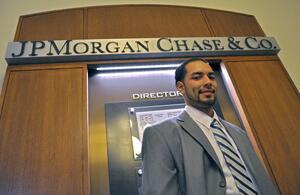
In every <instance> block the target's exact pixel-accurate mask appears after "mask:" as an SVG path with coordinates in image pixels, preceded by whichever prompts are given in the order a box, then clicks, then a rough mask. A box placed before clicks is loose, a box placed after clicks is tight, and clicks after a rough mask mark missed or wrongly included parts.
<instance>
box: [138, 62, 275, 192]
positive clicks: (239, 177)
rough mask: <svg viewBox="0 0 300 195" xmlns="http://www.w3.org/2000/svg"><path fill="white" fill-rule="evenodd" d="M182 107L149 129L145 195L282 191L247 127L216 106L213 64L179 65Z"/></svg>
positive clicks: (177, 77)
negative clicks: (230, 120) (220, 112)
mask: <svg viewBox="0 0 300 195" xmlns="http://www.w3.org/2000/svg"><path fill="white" fill-rule="evenodd" d="M175 80H176V88H177V90H178V91H179V92H180V93H181V94H182V95H183V98H184V100H185V103H186V107H185V110H184V112H182V113H181V114H180V115H179V116H177V117H175V118H171V119H168V120H165V121H163V122H161V123H158V124H156V125H153V126H150V127H148V128H146V129H145V132H144V136H143V144H142V158H143V177H142V188H143V194H144V195H225V194H228V195H229V194H230V195H234V194H262V195H276V194H279V193H278V191H277V189H276V188H275V186H274V185H273V184H272V182H271V180H270V178H269V177H268V175H267V173H266V171H265V170H264V168H263V166H262V165H261V163H260V161H259V159H258V158H257V156H256V154H255V152H254V150H253V149H252V147H251V144H250V142H249V139H248V138H247V136H246V134H245V132H244V131H243V130H241V129H240V128H239V127H236V126H234V125H232V124H230V123H228V122H226V121H224V120H222V119H220V118H219V117H218V116H217V114H216V112H215V111H214V110H213V107H212V106H213V104H214V102H215V101H216V91H217V82H216V79H215V74H214V72H213V70H212V68H211V67H210V65H209V64H208V63H207V62H206V61H203V60H201V59H191V60H189V61H187V62H185V63H183V64H182V65H181V66H180V67H178V68H177V69H176V73H175Z"/></svg>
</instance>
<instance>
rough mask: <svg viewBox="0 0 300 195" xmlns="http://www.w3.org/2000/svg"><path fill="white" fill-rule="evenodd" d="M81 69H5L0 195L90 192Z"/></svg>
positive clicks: (84, 100)
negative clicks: (6, 81)
mask: <svg viewBox="0 0 300 195" xmlns="http://www.w3.org/2000/svg"><path fill="white" fill-rule="evenodd" d="M85 74H86V71H84V69H83V68H73V69H52V70H47V69H46V70H22V71H10V72H9V79H8V86H7V91H6V94H5V97H4V101H3V108H2V114H1V119H0V134H1V136H0V172H1V174H0V184H1V187H0V194H3V195H15V194H22V195H23V194H24V195H39V194H45V195H47V194H49V195H53V194H74V195H80V194H89V191H88V188H89V184H88V151H87V129H86V126H87V125H86V122H87V121H86V119H85V118H86V116H87V113H86V97H85V94H86V91H85V90H86V82H84V79H86V78H85V77H86V76H84V75H85Z"/></svg>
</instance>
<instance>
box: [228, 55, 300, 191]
mask: <svg viewBox="0 0 300 195" xmlns="http://www.w3.org/2000/svg"><path fill="white" fill-rule="evenodd" d="M225 64H226V65H227V67H228V69H229V72H230V75H231V77H232V79H233V81H234V83H235V87H236V89H237V91H238V93H239V96H240V99H241V102H242V104H243V106H244V108H245V110H246V113H247V115H248V119H249V121H251V126H252V127H253V130H254V131H255V132H254V134H255V135H256V137H257V140H258V142H259V144H260V145H261V147H262V149H263V152H264V154H265V157H266V159H267V160H268V163H269V165H270V167H271V170H272V172H273V174H274V176H275V179H276V182H277V183H278V185H279V188H280V190H281V192H282V194H286V195H296V194H299V192H300V185H299V184H300V175H299V173H300V142H299V138H300V131H299V127H300V97H299V93H298V92H297V90H296V89H295V87H294V86H293V84H292V83H291V82H290V80H289V77H288V75H287V74H286V72H285V70H284V69H283V66H282V64H281V62H280V61H279V60H274V61H267V60H265V61H251V62H250V61H240V62H225Z"/></svg>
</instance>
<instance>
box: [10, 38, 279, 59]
mask: <svg viewBox="0 0 300 195" xmlns="http://www.w3.org/2000/svg"><path fill="white" fill-rule="evenodd" d="M279 50H280V48H279V46H278V44H277V42H276V40H275V39H274V38H273V37H173V38H168V37H161V38H136V39H85V40H44V41H20V42H10V43H9V44H8V47H7V51H6V61H7V63H8V64H13V65H18V64H29V63H52V62H71V61H96V60H113V59H134V58H157V57H193V56H199V57H209V56H238V55H245V56H247V55H276V54H277V53H278V52H279Z"/></svg>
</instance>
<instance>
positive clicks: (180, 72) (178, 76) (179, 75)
mask: <svg viewBox="0 0 300 195" xmlns="http://www.w3.org/2000/svg"><path fill="white" fill-rule="evenodd" d="M195 61H202V62H204V63H207V64H209V62H208V61H206V60H204V59H202V58H191V59H189V60H187V61H184V62H183V63H182V64H181V65H180V66H178V67H177V68H176V71H175V85H176V84H177V82H178V81H183V79H184V77H185V74H186V69H185V67H186V65H187V64H189V63H191V62H195Z"/></svg>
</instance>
